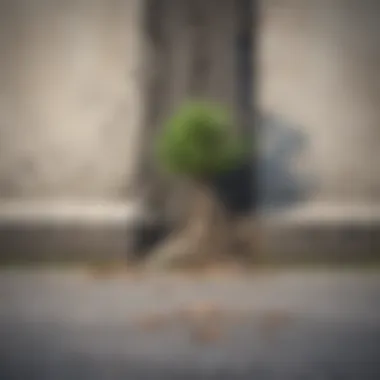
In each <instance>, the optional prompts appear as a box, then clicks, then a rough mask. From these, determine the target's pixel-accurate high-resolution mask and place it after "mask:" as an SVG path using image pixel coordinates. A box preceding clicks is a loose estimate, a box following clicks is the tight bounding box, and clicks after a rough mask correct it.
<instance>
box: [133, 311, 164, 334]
mask: <svg viewBox="0 0 380 380" xmlns="http://www.w3.org/2000/svg"><path fill="white" fill-rule="evenodd" d="M168 322H169V318H168V316H165V315H161V314H151V315H147V316H144V317H142V318H140V319H139V320H138V325H139V327H140V328H141V329H142V330H144V331H156V330H158V329H160V328H162V327H164V326H165V325H166V324H167V323H168Z"/></svg>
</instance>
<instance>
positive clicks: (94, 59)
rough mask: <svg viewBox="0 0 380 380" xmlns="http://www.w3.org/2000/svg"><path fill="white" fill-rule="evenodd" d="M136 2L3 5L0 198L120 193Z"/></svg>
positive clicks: (130, 116)
mask: <svg viewBox="0 0 380 380" xmlns="http://www.w3.org/2000/svg"><path fill="white" fill-rule="evenodd" d="M142 6H143V2H141V1H139V0H124V1H119V0H76V1H71V0H68V1H59V0H50V1H44V0H33V1H28V0H9V1H2V2H1V4H0V57H1V69H0V199H2V200H4V199H9V198H12V199H18V200H23V199H24V200H29V199H34V198H39V199H42V198H43V199H46V198H47V199H59V198H69V199H72V198H75V199H76V200H80V199H83V198H86V199H87V200H88V199H95V200H97V199H123V197H125V196H126V193H127V191H128V184H129V183H130V176H131V175H132V174H133V173H132V172H133V166H134V157H135V149H136V148H137V147H138V146H139V144H138V143H137V141H136V139H137V138H138V136H137V135H136V131H137V129H136V126H139V127H140V121H141V115H142V112H141V107H142V102H141V101H140V90H141V83H140V79H141V75H142V74H143V72H142V66H141V62H142V60H141V44H140V39H141V33H140V29H139V28H140V26H141V17H142Z"/></svg>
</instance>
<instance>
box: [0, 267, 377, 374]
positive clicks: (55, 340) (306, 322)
mask: <svg viewBox="0 0 380 380" xmlns="http://www.w3.org/2000/svg"><path fill="white" fill-rule="evenodd" d="M379 352H380V276H379V275H378V273H375V272H367V273H364V272H362V273H355V272H341V273H336V272H335V273H334V272H320V271H319V272H315V273H312V272H308V273H306V272H305V273H302V272H293V273H290V272H287V273H285V272H282V273H279V272H278V273H272V274H270V273H266V274H265V273H260V274H256V275H252V276H250V277H248V276H245V277H244V276H225V277H223V276H220V277H212V278H211V277H210V278H205V277H197V278H195V277H194V278H190V277H180V276H167V277H164V276H156V277H152V276H151V277H149V278H148V277H146V278H144V277H136V276H132V275H120V276H116V275H115V276H112V277H109V278H107V277H104V278H96V277H94V276H92V275H91V274H89V273H86V272H81V271H75V272H74V271H52V270H50V271H48V270H45V271H42V270H41V271H37V270H34V271H32V270H30V271H21V270H6V271H5V270H4V271H2V272H1V274H0V379H2V380H8V379H20V380H23V379H25V380H32V379H36V380H44V379H47V380H48V379H49V380H50V379H52V380H58V379H62V380H66V379H68V380H74V379H78V380H87V379H88V380H98V379H99V380H100V379H101V380H103V379H104V380H119V379H120V380H122V379H123V380H124V379H128V380H129V379H131V380H133V379H161V378H162V379H247V380H252V379H259V380H261V379H262V380H266V379H268V380H269V379H280V380H285V379H305V380H306V379H345V380H347V379H355V380H357V379H361V380H366V379H378V378H380V364H377V361H378V359H379V356H380V354H379Z"/></svg>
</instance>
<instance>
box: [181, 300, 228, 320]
mask: <svg viewBox="0 0 380 380" xmlns="http://www.w3.org/2000/svg"><path fill="white" fill-rule="evenodd" d="M221 315H222V310H221V309H220V308H219V307H218V306H217V305H215V304H213V303H210V302H199V303H196V304H193V305H190V306H188V307H185V308H184V309H182V310H181V311H180V313H179V316H180V318H181V319H182V320H186V321H189V322H202V321H205V320H213V321H215V320H216V319H219V318H220V317H221Z"/></svg>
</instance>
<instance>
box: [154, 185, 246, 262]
mask: <svg viewBox="0 0 380 380" xmlns="http://www.w3.org/2000/svg"><path fill="white" fill-rule="evenodd" d="M192 193H193V197H192V200H193V202H191V204H190V207H189V213H188V217H187V219H186V221H185V223H184V224H183V225H181V226H180V229H179V230H177V231H175V232H174V233H173V234H172V235H170V236H169V238H168V239H166V240H165V241H164V242H163V244H161V245H160V246H159V247H158V248H156V249H154V250H153V252H152V253H151V254H150V255H149V259H148V261H147V267H148V268H150V269H160V268H168V267H186V268H189V267H193V266H195V267H199V266H204V265H209V264H216V263H218V264H219V263H221V262H226V261H233V262H235V263H236V262H238V261H241V260H240V259H242V258H247V257H248V256H249V254H248V252H247V244H246V243H247V242H248V241H249V240H250V236H247V234H241V233H239V232H242V228H241V226H242V220H241V218H239V217H236V216H235V215H233V213H231V212H230V211H229V210H228V207H226V206H225V204H224V203H223V202H221V199H220V197H219V196H218V195H217V193H216V192H215V190H214V189H213V188H212V187H211V186H208V185H205V184H202V185H200V184H197V185H194V186H193V188H192ZM242 243H244V244H242ZM249 251H250V249H249Z"/></svg>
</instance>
